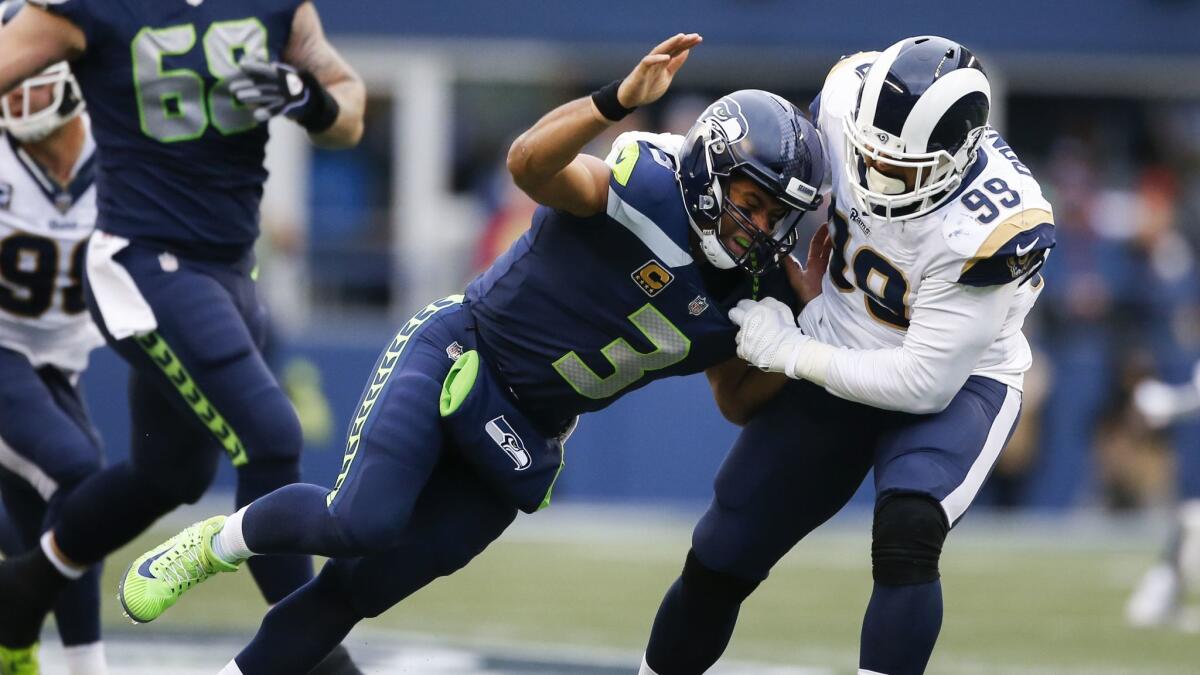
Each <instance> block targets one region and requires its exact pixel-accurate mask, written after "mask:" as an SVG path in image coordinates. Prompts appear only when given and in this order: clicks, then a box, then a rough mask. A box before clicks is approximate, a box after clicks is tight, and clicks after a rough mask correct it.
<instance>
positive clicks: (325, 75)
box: [283, 2, 367, 148]
mask: <svg viewBox="0 0 1200 675" xmlns="http://www.w3.org/2000/svg"><path fill="white" fill-rule="evenodd" d="M283 61H284V63H287V64H288V65H290V66H292V67H293V68H296V69H297V70H299V71H300V72H301V73H307V74H309V75H311V77H312V79H314V80H315V81H316V83H317V84H319V85H320V87H321V88H322V89H324V91H325V92H326V93H328V95H329V96H330V97H331V98H332V99H333V100H334V101H335V102H336V105H337V110H336V117H333V120H332V124H329V125H328V126H326V127H325V128H324V129H320V128H317V129H310V130H309V133H310V136H311V137H312V140H313V142H314V143H316V144H317V145H320V146H323V147H328V148H349V147H353V146H355V145H357V144H358V141H359V140H360V139H361V138H362V133H363V112H364V110H365V109H366V105H367V88H366V86H365V85H363V81H362V78H360V77H359V76H358V73H356V72H354V69H353V68H351V67H350V64H348V63H346V61H345V60H344V59H343V58H342V56H341V54H338V52H337V50H336V49H334V48H333V45H332V44H330V43H329V40H327V39H326V38H325V30H324V28H322V27H321V18H320V16H318V15H317V8H316V7H315V6H313V3H312V2H304V3H302V4H301V5H300V6H299V7H298V8H296V15H295V17H293V18H292V35H291V38H289V40H288V44H287V46H286V47H285V48H284V50H283Z"/></svg>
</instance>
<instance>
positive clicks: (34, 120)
mask: <svg viewBox="0 0 1200 675" xmlns="http://www.w3.org/2000/svg"><path fill="white" fill-rule="evenodd" d="M24 5H25V2H24V0H7V1H5V2H0V26H3V25H4V24H6V23H8V22H9V21H11V20H12V18H13V17H14V16H16V14H17V12H18V11H20V9H21V7H23V6H24ZM18 87H19V88H20V89H21V93H22V95H21V97H20V104H19V106H18V107H16V109H14V106H13V105H12V104H11V102H10V93H9V92H5V95H4V96H3V97H0V129H2V130H4V131H7V132H8V133H10V134H12V135H13V138H16V139H17V140H18V141H21V142H22V143H36V142H38V141H40V140H42V139H44V138H46V137H47V136H49V135H50V134H52V133H54V132H55V131H56V130H57V129H58V128H59V127H61V126H62V125H64V124H66V123H67V122H69V121H71V120H72V119H74V118H75V117H77V116H78V115H79V113H81V112H83V95H82V94H81V93H80V91H79V83H78V82H76V81H75V76H74V75H72V74H71V68H70V66H68V65H67V63H66V62H65V61H64V62H59V63H56V64H54V65H52V66H50V67H49V68H47V69H45V70H43V71H42V72H41V73H39V74H37V75H34V76H33V77H30V78H28V79H26V80H25V81H24V82H22V83H21V84H20V85H18ZM40 87H52V88H53V91H52V97H51V100H50V104H49V105H47V106H45V107H44V108H41V109H39V110H31V109H30V106H31V105H32V98H33V92H34V91H35V90H37V89H38V88H40Z"/></svg>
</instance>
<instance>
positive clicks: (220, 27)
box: [0, 0, 365, 648]
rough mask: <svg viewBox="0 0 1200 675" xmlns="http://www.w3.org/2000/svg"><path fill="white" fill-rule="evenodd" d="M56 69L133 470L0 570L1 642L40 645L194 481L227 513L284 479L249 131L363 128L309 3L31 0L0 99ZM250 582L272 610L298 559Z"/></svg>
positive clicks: (291, 429) (265, 568)
mask: <svg viewBox="0 0 1200 675" xmlns="http://www.w3.org/2000/svg"><path fill="white" fill-rule="evenodd" d="M63 60H67V61H69V62H70V64H71V71H72V73H73V74H74V76H75V79H76V80H77V81H78V82H79V86H80V88H81V90H82V92H83V96H84V99H85V100H86V101H87V104H88V109H89V112H90V115H91V119H92V133H93V135H94V137H95V140H96V144H97V146H98V148H99V151H98V164H97V167H96V184H97V199H98V214H97V222H96V234H95V235H93V236H92V238H91V239H90V241H89V244H88V247H87V253H86V264H85V266H84V267H85V270H84V272H85V274H84V276H85V281H86V291H87V292H86V300H87V304H88V309H89V310H90V312H91V314H92V316H93V318H94V319H95V322H96V324H97V325H98V326H99V328H100V329H101V332H102V333H103V334H104V337H105V338H106V340H107V341H108V343H109V344H110V345H111V346H112V347H113V348H114V349H115V350H116V351H117V352H118V353H120V354H121V356H122V357H123V358H124V359H125V360H126V361H128V362H129V364H130V366H131V369H132V373H133V374H132V379H131V383H130V404H131V405H130V407H131V412H132V417H133V419H132V426H133V433H132V439H133V440H132V448H131V452H130V459H129V461H126V462H121V463H119V464H116V465H114V466H111V467H108V468H106V469H104V470H102V471H101V472H99V473H97V474H95V475H93V476H92V477H90V478H88V479H87V480H85V481H84V482H82V483H81V484H80V485H79V486H78V487H77V488H76V490H75V491H73V492H72V494H71V495H70V496H69V497H68V499H67V500H66V501H65V502H64V504H63V505H62V508H61V509H60V510H59V512H58V516H57V518H56V519H55V521H54V523H53V525H52V528H51V530H50V533H49V535H48V536H47V537H46V540H45V543H44V545H43V546H41V547H39V548H38V549H37V550H35V551H31V552H30V553H29V554H27V555H22V556H19V557H17V558H14V559H11V560H8V561H6V562H5V563H4V564H3V565H0V606H3V607H4V611H3V612H0V645H4V646H6V647H9V648H20V647H24V646H27V645H29V644H31V643H32V642H33V641H34V639H35V638H36V636H37V633H38V630H39V627H40V625H41V623H42V621H43V619H44V616H45V613H46V611H47V610H48V609H49V608H50V607H52V606H53V604H54V601H55V598H56V597H57V596H58V593H59V591H60V590H61V589H62V588H63V587H64V586H66V585H67V583H68V582H69V580H71V579H72V578H75V577H78V576H79V575H80V574H82V573H83V572H84V570H86V569H87V568H88V567H89V566H90V565H92V564H94V563H96V562H98V561H100V560H101V559H102V558H103V557H104V556H105V555H107V554H108V553H110V552H111V551H114V550H116V549H117V548H119V547H120V546H122V545H123V544H125V543H127V542H129V541H130V540H132V539H133V538H134V537H135V536H136V535H137V534H139V533H140V532H142V531H143V530H144V529H145V528H146V527H147V526H149V525H150V524H151V523H153V522H154V521H155V520H157V519H158V518H159V517H160V516H162V515H163V514H165V513H167V512H169V511H171V510H172V509H174V508H175V507H176V506H178V505H180V504H183V503H190V502H194V501H195V500H196V499H198V498H199V497H200V495H201V494H203V492H204V491H205V490H206V489H207V487H208V485H209V483H210V482H211V480H212V477H213V474H214V472H215V470H216V466H217V462H218V461H219V458H220V455H221V454H226V455H227V456H228V457H229V459H230V461H231V462H232V463H233V464H234V466H235V467H237V473H238V486H237V502H238V503H239V504H242V505H244V504H248V503H250V502H251V501H253V500H254V499H255V498H257V497H259V496H262V495H264V494H267V493H270V492H271V491H273V490H275V489H276V488H279V487H281V486H283V485H287V484H289V483H293V482H295V481H297V480H298V479H299V453H300V448H301V445H302V440H301V434H300V425H299V423H298V421H297V419H296V413H295V411H294V410H293V408H292V406H291V403H290V402H289V401H288V400H287V398H286V396H285V395H284V393H283V391H282V389H281V388H280V386H279V384H278V383H277V382H276V380H275V378H274V376H273V375H272V374H271V372H270V370H269V369H268V368H267V366H266V364H265V363H264V361H263V358H262V355H261V353H260V347H261V344H262V340H263V337H264V332H265V311H264V309H263V307H262V306H261V305H260V304H259V302H258V299H257V297H256V292H255V288H254V282H253V279H252V277H253V270H254V268H255V263H254V259H253V254H252V252H251V247H252V246H253V244H254V241H255V239H256V237H257V236H258V218H259V201H260V198H261V195H262V186H263V182H264V180H265V179H266V170H265V169H264V168H263V154H264V147H265V144H266V141H267V135H268V132H267V125H266V122H267V121H268V120H269V119H270V118H271V117H272V116H276V115H284V116H287V117H288V118H289V119H291V120H294V121H295V122H296V123H298V124H300V125H302V126H303V127H304V128H305V129H307V130H308V132H309V134H310V136H311V137H312V138H313V140H314V141H316V142H318V143H320V144H322V145H327V146H331V147H348V146H352V145H354V144H356V143H357V142H358V140H359V138H360V136H361V134H362V117H363V107H364V102H365V90H364V87H363V84H362V82H361V81H360V79H359V78H358V76H357V75H356V74H355V73H354V72H353V71H352V70H351V69H350V67H349V66H348V65H347V64H346V63H345V62H344V61H343V60H342V59H341V58H340V57H339V55H338V54H337V52H336V51H334V49H333V47H332V46H331V45H330V44H329V43H328V42H327V41H326V39H325V37H324V34H323V31H322V29H321V23H320V20H319V18H318V16H317V11H316V9H315V8H314V6H313V4H312V2H310V1H307V0H204V1H203V2H199V1H197V2H191V1H189V2H144V1H142V0H34V1H32V2H31V3H30V6H28V7H26V8H25V9H24V10H22V11H21V12H20V13H19V14H18V15H17V16H16V17H15V18H14V19H13V21H12V22H11V23H8V24H6V25H5V26H4V27H3V29H0V92H5V91H8V90H9V89H11V88H12V87H13V86H14V85H16V84H17V83H18V82H20V81H22V80H24V79H25V78H27V77H29V76H31V75H33V74H35V73H37V72H40V71H41V70H43V69H44V68H46V67H47V66H49V65H50V64H52V63H56V62H59V61H63ZM251 572H252V574H253V575H254V578H255V581H256V582H257V583H258V586H259V588H260V589H261V591H262V593H263V595H264V596H265V598H266V600H267V601H268V602H270V603H276V602H278V601H280V600H282V599H283V598H284V597H286V596H287V595H288V594H290V593H291V592H292V591H294V590H295V589H297V588H299V587H300V586H302V585H303V584H304V583H305V582H307V581H308V580H309V579H311V578H312V566H311V561H310V559H309V558H308V557H305V556H291V557H287V556H283V557H264V558H262V559H260V560H256V561H254V562H253V563H252V567H251Z"/></svg>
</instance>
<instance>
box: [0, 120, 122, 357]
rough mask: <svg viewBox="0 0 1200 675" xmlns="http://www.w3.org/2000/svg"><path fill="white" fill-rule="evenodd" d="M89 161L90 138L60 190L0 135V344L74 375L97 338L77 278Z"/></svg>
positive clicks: (88, 200)
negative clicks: (69, 179)
mask: <svg viewBox="0 0 1200 675" xmlns="http://www.w3.org/2000/svg"><path fill="white" fill-rule="evenodd" d="M82 119H83V120H84V121H85V123H86V121H87V116H86V115H85V116H84V117H83V118H82ZM94 165H95V161H94V145H93V143H92V142H91V140H90V139H89V140H88V141H87V143H86V145H85V147H84V151H83V153H82V154H81V156H80V160H79V162H78V164H77V165H76V167H75V173H74V175H75V179H74V180H73V181H72V182H71V184H70V185H68V186H65V187H64V186H61V185H59V184H58V183H57V182H55V181H54V180H52V179H51V178H49V177H48V176H47V175H46V174H45V173H44V172H43V171H42V168H41V167H40V166H39V165H38V164H37V162H36V161H34V160H33V158H32V157H30V156H29V155H28V154H27V153H26V152H25V151H24V150H22V149H21V148H20V146H18V145H17V143H16V142H15V141H14V140H13V138H12V137H11V136H9V135H7V134H4V135H0V347H4V348H6V349H11V350H12V351H15V352H18V353H20V354H23V355H25V357H26V358H28V359H29V361H30V363H32V364H33V366H34V367H35V368H40V367H41V366H44V365H53V366H57V367H59V368H61V369H63V370H65V371H68V372H76V373H77V372H80V371H82V370H83V369H84V368H85V367H86V366H87V358H88V352H90V351H91V350H92V349H93V348H95V347H96V346H98V345H100V344H102V343H103V342H104V340H103V339H102V338H101V337H100V332H99V331H98V330H96V327H95V325H93V324H92V320H91V318H90V317H89V316H88V313H87V308H86V307H85V306H84V303H83V283H82V277H81V273H82V272H83V251H84V245H85V243H86V241H87V238H88V235H89V234H91V232H92V224H93V223H94V222H95V220H96V188H95V187H94V184H93V180H92V179H93V174H94Z"/></svg>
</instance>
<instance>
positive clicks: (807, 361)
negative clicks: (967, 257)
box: [729, 279, 1017, 414]
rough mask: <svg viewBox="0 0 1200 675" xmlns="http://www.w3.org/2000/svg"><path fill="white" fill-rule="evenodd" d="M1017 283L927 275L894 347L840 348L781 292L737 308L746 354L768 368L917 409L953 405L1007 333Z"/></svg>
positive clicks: (734, 316)
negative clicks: (803, 319)
mask: <svg viewBox="0 0 1200 675" xmlns="http://www.w3.org/2000/svg"><path fill="white" fill-rule="evenodd" d="M1016 291H1017V282H1015V281H1014V282H1012V283H1010V284H1005V285H1003V286H988V287H973V286H966V285H964V284H959V283H955V282H952V281H945V280H938V279H926V280H925V281H924V282H923V283H922V284H921V288H920V292H919V293H918V295H917V300H916V302H915V303H914V305H913V309H912V318H911V320H910V323H909V327H908V331H907V332H906V333H905V337H904V342H903V343H902V344H901V345H900V346H899V347H894V348H890V349H840V348H837V347H834V346H832V345H828V344H825V343H823V342H819V341H817V340H814V339H813V338H811V337H809V336H807V335H805V334H804V333H803V332H802V331H801V330H800V328H798V327H796V325H795V323H794V321H793V317H792V314H791V309H790V308H788V307H787V306H786V305H784V304H783V303H781V302H779V301H778V300H775V299H774V298H766V299H764V300H761V301H759V302H752V301H750V300H742V301H741V302H739V303H738V305H737V307H735V308H734V309H733V310H731V311H730V313H729V318H730V320H732V321H733V322H734V323H735V324H737V325H738V326H740V327H741V330H740V331H739V332H738V335H737V342H738V356H741V357H742V358H744V359H746V361H747V362H749V363H751V364H753V365H756V366H758V367H760V368H763V369H765V370H769V371H772V372H777V373H784V374H785V375H787V376H789V377H794V378H796V379H802V380H809V381H810V382H814V383H816V384H819V385H821V386H823V387H825V388H826V389H827V390H828V391H830V392H832V393H833V394H836V395H837V396H840V397H841V398H845V399H849V400H851V401H858V402H859V403H865V404H867V405H870V406H873V407H876V408H884V409H887V410H899V411H902V412H908V413H915V414H928V413H935V412H939V411H941V410H943V409H945V407H946V406H948V405H949V404H950V401H951V400H952V399H953V398H954V395H955V394H956V393H957V392H958V390H959V389H961V388H962V385H963V383H964V382H966V381H967V378H968V377H970V374H971V370H972V369H973V368H974V367H975V365H976V364H977V363H979V359H980V357H981V356H982V355H983V353H984V352H985V351H986V350H987V348H988V347H989V346H990V345H992V344H993V343H994V342H995V341H996V338H997V337H998V336H999V335H1000V331H1001V329H1002V328H1003V325H1004V319H1005V317H1006V316H1007V315H1008V312H1009V308H1010V307H1011V305H1012V301H1013V298H1014V296H1015V294H1016Z"/></svg>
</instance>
